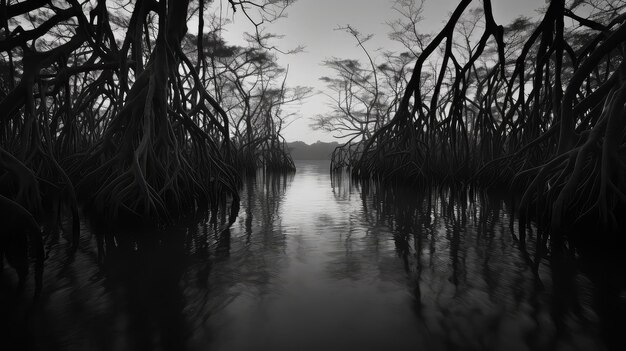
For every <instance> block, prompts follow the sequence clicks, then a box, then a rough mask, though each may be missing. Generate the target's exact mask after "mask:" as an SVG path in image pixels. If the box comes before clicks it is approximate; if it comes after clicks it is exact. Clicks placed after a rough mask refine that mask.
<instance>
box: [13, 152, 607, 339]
mask: <svg viewBox="0 0 626 351" xmlns="http://www.w3.org/2000/svg"><path fill="white" fill-rule="evenodd" d="M328 166H329V164H328V162H325V161H319V162H318V161H307V162H298V163H297V168H298V171H297V173H296V174H295V175H290V176H270V175H263V174H259V175H258V176H257V177H256V179H253V178H250V179H247V180H245V181H244V187H243V189H242V191H241V193H242V201H241V210H240V213H239V217H238V219H237V221H236V222H235V223H234V224H233V226H232V227H231V228H230V229H227V230H224V229H223V228H220V226H218V225H212V224H208V223H202V224H201V225H190V226H187V227H185V226H180V227H178V228H174V229H172V230H168V232H166V233H159V234H155V233H143V235H144V236H149V237H153V238H156V239H154V240H144V239H124V238H128V237H129V236H128V235H119V236H116V237H114V238H113V237H111V236H108V237H107V236H103V235H101V233H99V231H98V230H97V228H94V226H93V225H89V224H88V223H84V224H83V225H84V228H83V237H82V242H81V246H80V249H79V251H78V252H77V253H76V254H75V255H74V256H71V255H68V247H69V242H68V240H69V235H68V234H64V233H60V234H54V233H53V234H50V235H49V236H48V237H47V239H46V250H47V260H46V264H45V273H44V287H43V294H42V297H41V299H40V301H38V302H35V303H34V302H33V301H32V300H31V299H30V298H28V297H22V298H18V299H14V298H12V297H10V296H9V295H10V294H9V293H7V289H9V287H7V286H9V285H10V284H13V283H14V281H13V282H12V281H11V279H12V278H11V276H10V274H9V273H2V284H3V285H2V289H3V295H2V299H3V302H2V303H1V305H2V314H3V316H4V317H3V324H2V333H3V334H4V335H3V340H4V341H2V345H11V344H13V345H16V346H14V347H16V349H39V350H143V349H146V350H553V349H558V350H602V349H605V344H606V343H605V341H606V340H609V339H610V334H611V333H612V331H613V332H614V331H615V330H613V329H612V328H616V327H614V326H613V327H612V326H611V325H612V324H611V323H613V321H610V318H609V317H607V313H605V312H603V311H604V310H603V309H602V306H601V305H602V303H601V302H599V301H601V299H602V298H601V297H600V298H598V294H599V292H598V288H597V287H596V286H595V285H594V282H593V279H592V278H590V276H589V275H588V274H586V273H585V272H583V270H582V269H580V267H579V265H578V264H577V263H576V262H573V261H572V262H565V263H563V262H561V263H559V264H555V263H554V262H548V260H547V259H546V258H542V254H541V253H536V252H533V251H531V252H522V250H520V249H519V245H518V243H517V242H516V239H515V237H516V229H512V228H515V227H510V224H511V223H510V222H511V221H510V220H511V218H510V209H509V208H508V207H507V206H506V205H505V201H504V199H501V198H497V197H489V196H476V197H474V198H473V200H472V199H469V200H471V201H468V199H459V198H455V197H454V196H452V193H451V192H449V191H443V190H431V191H416V190H410V189H402V188H388V189H380V188H377V187H375V186H363V185H360V186H359V185H357V184H353V183H352V182H351V181H350V179H349V177H339V178H337V179H334V181H331V177H330V176H329V174H328V169H329V167H328ZM532 237H533V236H532V235H531V239H530V242H529V245H528V246H529V247H534V244H533V243H532ZM126 241H128V242H126ZM6 271H7V270H5V272H6ZM553 277H555V278H554V279H553ZM26 295H28V294H26ZM605 310H606V309H605ZM609 314H610V313H609ZM7 316H9V319H7V318H6V317H7ZM607 335H608V336H607ZM1 348H2V349H3V350H7V348H5V347H1Z"/></svg>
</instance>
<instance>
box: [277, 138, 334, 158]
mask: <svg viewBox="0 0 626 351" xmlns="http://www.w3.org/2000/svg"><path fill="white" fill-rule="evenodd" d="M337 146H339V143H338V142H332V143H324V142H321V141H318V142H316V143H314V144H311V145H308V144H307V143H305V142H302V141H294V142H291V143H287V149H288V150H289V152H290V153H291V158H293V159H294V160H330V156H331V154H332V153H333V150H335V148H336V147H337Z"/></svg>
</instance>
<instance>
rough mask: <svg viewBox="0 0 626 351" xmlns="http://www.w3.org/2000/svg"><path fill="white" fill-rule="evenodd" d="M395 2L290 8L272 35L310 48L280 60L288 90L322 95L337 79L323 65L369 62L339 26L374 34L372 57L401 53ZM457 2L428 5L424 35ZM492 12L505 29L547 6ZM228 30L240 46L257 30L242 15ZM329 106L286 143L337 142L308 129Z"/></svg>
mask: <svg viewBox="0 0 626 351" xmlns="http://www.w3.org/2000/svg"><path fill="white" fill-rule="evenodd" d="M223 1H224V3H225V2H226V0H223ZM394 2H395V1H394V0H298V1H296V2H295V3H294V4H293V5H291V6H290V7H289V8H288V10H287V17H286V18H282V19H280V20H279V21H277V22H275V23H272V24H271V25H270V26H269V27H268V31H269V32H271V33H276V34H281V35H284V38H283V39H282V40H280V41H277V42H276V44H277V46H278V47H280V48H281V49H283V50H288V49H291V48H295V47H297V46H298V45H303V46H305V51H304V52H302V53H299V54H296V55H289V56H281V58H280V63H281V65H283V66H286V65H287V64H288V65H289V77H288V84H289V85H291V86H295V85H303V86H310V87H313V88H315V89H316V90H322V89H324V84H323V83H322V82H321V81H320V80H319V78H320V77H322V76H325V75H326V76H327V75H331V74H332V73H331V72H330V71H329V70H328V69H326V68H325V67H324V66H323V65H322V61H324V60H325V59H327V58H331V57H338V58H356V59H360V60H364V59H365V56H364V54H363V52H362V51H360V49H359V48H357V47H356V45H355V41H354V38H352V37H351V36H349V35H348V34H347V33H345V32H342V31H335V30H334V29H335V28H337V26H345V25H347V24H349V25H351V26H353V27H354V28H356V29H357V30H359V31H360V32H361V33H363V34H374V37H373V38H372V39H371V40H370V41H368V42H367V43H366V46H367V48H368V50H370V51H371V52H374V51H375V50H377V49H386V50H394V48H395V49H398V50H399V49H400V47H399V46H398V44H396V43H394V42H393V41H391V40H390V39H389V38H388V36H387V34H388V33H389V27H388V25H387V24H386V22H388V21H390V20H393V19H395V18H397V17H398V15H397V13H396V12H395V11H394V10H393V9H392V6H393V4H394ZM458 2H459V1H458V0H426V2H425V5H424V12H423V17H424V20H423V21H422V24H423V27H422V28H421V31H422V32H424V33H436V32H438V31H439V30H440V29H441V28H443V26H444V24H445V22H446V20H447V19H448V17H449V15H450V13H451V12H452V11H453V10H454V8H455V7H456V6H457V4H458ZM474 3H475V4H473V5H470V7H475V6H478V5H480V4H481V3H482V1H479V0H474ZM492 6H493V11H494V17H495V19H496V21H497V22H498V23H499V24H503V25H505V24H507V23H509V22H510V21H511V20H512V19H513V18H515V17H517V16H519V15H526V16H530V17H532V16H536V10H537V9H538V8H541V7H543V6H545V0H492ZM226 7H227V6H224V8H226ZM226 29H227V33H225V34H224V37H225V39H226V40H227V41H228V42H231V43H236V42H237V41H238V40H239V38H240V37H241V33H242V31H253V26H252V25H251V24H250V23H249V21H248V20H247V19H246V18H245V17H244V16H242V15H241V13H239V12H238V13H237V14H236V15H235V17H234V22H233V23H232V24H230V25H229V26H228V27H227V28H226ZM379 63H381V62H379ZM327 104H328V100H327V98H326V97H325V96H324V95H322V94H319V95H316V96H313V97H311V98H309V99H308V100H307V101H306V102H305V103H304V104H302V105H301V106H299V107H298V110H297V112H298V114H299V115H300V118H299V119H298V120H296V121H295V122H293V123H292V124H291V125H290V126H289V127H288V128H287V129H286V130H285V131H284V136H285V138H286V139H287V141H296V140H301V141H304V142H307V143H309V144H310V143H313V142H315V141H317V140H321V141H333V140H336V139H334V138H333V137H332V136H331V135H330V134H328V133H326V132H323V131H313V130H311V129H310V128H309V124H311V117H313V116H315V115H316V114H320V113H323V112H324V111H326V110H328V107H327Z"/></svg>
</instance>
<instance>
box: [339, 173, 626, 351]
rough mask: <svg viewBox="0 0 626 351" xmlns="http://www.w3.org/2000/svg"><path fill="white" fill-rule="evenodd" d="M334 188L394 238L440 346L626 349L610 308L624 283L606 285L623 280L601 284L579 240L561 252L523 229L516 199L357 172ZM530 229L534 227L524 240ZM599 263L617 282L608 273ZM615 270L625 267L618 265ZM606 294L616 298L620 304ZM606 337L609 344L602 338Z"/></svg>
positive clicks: (421, 314) (536, 231)
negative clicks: (521, 233) (354, 199)
mask: <svg viewBox="0 0 626 351" xmlns="http://www.w3.org/2000/svg"><path fill="white" fill-rule="evenodd" d="M333 186H334V195H335V199H336V200H337V201H340V200H346V199H349V198H350V197H352V196H360V197H361V203H362V208H361V212H360V213H361V218H359V220H362V221H365V222H367V223H368V226H369V227H370V228H382V229H381V230H379V231H378V232H379V233H378V234H380V235H381V237H380V238H379V239H378V240H385V236H388V237H389V238H390V240H392V242H393V244H394V247H395V252H396V255H397V258H398V259H399V260H400V262H401V263H402V265H403V266H404V269H405V271H406V272H407V279H406V284H407V288H408V289H409V291H411V293H412V294H413V298H414V301H415V302H414V303H415V313H416V316H417V317H418V318H419V320H421V321H423V323H424V325H425V326H426V328H428V330H429V331H430V333H431V336H432V338H433V340H435V341H436V340H438V341H436V342H435V344H433V345H439V346H441V347H443V348H448V349H456V348H458V347H460V346H463V347H467V348H468V349H501V348H507V347H508V346H512V345H524V344H525V345H527V346H528V347H529V348H530V349H556V348H562V347H564V348H569V347H573V346H574V345H576V344H577V343H582V344H583V345H587V346H589V347H600V348H602V347H605V346H612V345H613V344H619V343H620V342H617V338H616V337H617V335H618V334H617V333H616V330H615V327H612V325H614V324H615V321H616V320H617V319H616V317H615V312H613V313H611V312H609V310H610V308H607V305H611V306H612V309H613V310H615V308H616V307H617V308H618V310H619V306H620V305H619V302H618V301H617V300H618V298H616V297H617V296H619V288H618V287H616V286H618V285H619V284H618V283H612V284H608V283H606V282H614V281H615V277H616V275H613V276H612V277H613V278H605V279H604V280H602V279H600V282H598V281H597V280H598V278H597V272H592V271H589V269H587V268H585V267H588V264H585V262H583V260H582V259H581V258H580V255H579V253H578V251H577V250H576V249H575V248H572V247H571V243H570V244H568V245H561V246H559V244H558V243H555V242H553V241H551V240H550V237H549V236H548V234H547V233H546V232H545V231H543V230H542V229H541V227H539V228H538V227H537V226H536V225H535V224H534V223H518V220H517V219H515V216H514V215H513V210H514V204H513V203H512V201H510V196H508V195H503V194H497V193H488V192H484V191H478V190H476V189H472V188H463V187H460V188H448V187H437V186H426V185H424V186H413V187H406V186H400V185H394V184H389V183H386V184H384V185H381V183H379V182H376V181H365V180H362V179H361V180H353V179H351V178H350V176H349V174H348V173H334V174H333ZM520 225H521V226H524V227H525V228H526V229H527V231H526V233H527V235H526V237H525V238H524V239H525V241H524V242H522V241H521V240H520V236H519V231H518V228H519V226H520ZM591 260H592V261H594V262H597V259H596V258H591ZM599 266H602V267H604V268H601V269H600V270H602V269H604V275H605V276H608V274H609V272H607V267H608V266H606V265H599V264H596V267H599ZM609 266H612V267H619V265H618V264H616V263H615V262H614V261H613V262H612V263H611V264H610V265H609ZM596 269H599V268H596ZM614 271H615V270H614ZM622 272H623V270H622ZM617 280H618V281H619V279H617ZM603 283H604V285H603ZM609 285H611V286H612V287H611V288H608V287H607V286H609ZM609 289H613V291H611V292H609V291H608V290H609ZM591 294H593V296H595V297H594V298H593V299H591V298H589V297H590V295H591ZM604 296H612V297H609V301H611V302H607V301H605V300H603V297H604ZM594 299H595V300H594ZM597 318H599V319H600V320H599V322H593V321H594V320H597ZM622 319H623V318H622ZM619 325H624V324H623V322H621V324H619ZM583 330H584V331H585V332H584V333H583V332H581V331H583ZM600 334H603V335H604V336H603V337H602V339H603V340H604V341H605V343H606V344H605V345H597V344H595V343H597V340H596V341H594V340H592V339H593V337H591V335H596V336H599V335H600ZM621 344H622V345H623V341H622V342H621ZM444 345H445V346H444Z"/></svg>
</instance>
